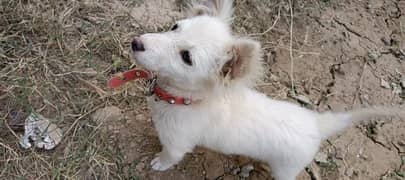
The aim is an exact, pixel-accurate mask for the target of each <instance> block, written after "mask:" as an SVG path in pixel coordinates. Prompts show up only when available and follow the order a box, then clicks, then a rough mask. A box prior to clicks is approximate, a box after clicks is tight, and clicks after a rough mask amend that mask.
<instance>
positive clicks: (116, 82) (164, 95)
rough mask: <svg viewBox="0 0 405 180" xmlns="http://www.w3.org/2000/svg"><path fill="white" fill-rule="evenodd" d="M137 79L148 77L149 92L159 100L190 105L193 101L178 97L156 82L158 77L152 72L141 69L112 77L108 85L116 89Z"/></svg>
mask: <svg viewBox="0 0 405 180" xmlns="http://www.w3.org/2000/svg"><path fill="white" fill-rule="evenodd" d="M135 79H147V80H148V81H149V89H148V91H149V92H148V94H149V95H153V94H155V95H156V97H157V98H158V99H157V100H163V101H166V102H167V103H169V104H178V105H190V104H191V102H192V101H191V98H184V97H176V96H173V95H171V94H169V93H168V92H166V91H165V90H163V89H162V88H160V87H159V86H158V85H157V84H156V77H154V76H153V75H152V74H151V73H150V72H148V71H145V70H140V69H133V70H129V71H126V72H124V73H122V74H119V75H117V76H115V77H113V78H111V79H110V81H108V87H110V88H112V89H116V88H118V87H121V86H122V85H124V84H125V83H127V82H129V81H132V80H135Z"/></svg>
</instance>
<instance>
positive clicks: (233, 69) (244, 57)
mask: <svg viewBox="0 0 405 180" xmlns="http://www.w3.org/2000/svg"><path fill="white" fill-rule="evenodd" d="M228 57H230V59H229V60H228V61H226V62H225V64H224V65H223V66H222V69H221V76H222V77H223V78H224V79H229V80H231V81H243V82H244V83H254V82H255V81H256V80H257V78H258V77H259V76H260V75H261V74H262V52H261V47H260V44H259V43H258V42H257V41H253V40H250V39H238V40H236V41H235V42H233V44H232V46H231V50H230V51H229V52H228Z"/></svg>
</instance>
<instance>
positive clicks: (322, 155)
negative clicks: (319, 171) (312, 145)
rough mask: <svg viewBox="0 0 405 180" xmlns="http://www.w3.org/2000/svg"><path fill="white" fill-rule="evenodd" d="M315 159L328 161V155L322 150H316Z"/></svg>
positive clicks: (323, 161)
mask: <svg viewBox="0 0 405 180" xmlns="http://www.w3.org/2000/svg"><path fill="white" fill-rule="evenodd" d="M315 161H316V162H318V163H328V155H327V154H326V153H324V152H318V153H317V154H316V156H315Z"/></svg>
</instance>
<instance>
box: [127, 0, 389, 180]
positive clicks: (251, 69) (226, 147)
mask: <svg viewBox="0 0 405 180" xmlns="http://www.w3.org/2000/svg"><path fill="white" fill-rule="evenodd" d="M232 3H233V2H232V0H207V1H203V2H202V3H201V4H198V5H193V6H192V7H191V12H192V14H193V15H192V16H190V17H189V18H188V19H184V20H181V21H178V22H177V23H176V24H175V25H174V26H173V28H172V30H171V31H169V32H164V33H153V34H144V35H142V36H140V37H139V38H135V40H134V41H133V42H132V48H133V50H134V56H135V58H136V61H137V63H138V64H139V65H141V66H143V67H144V68H146V69H148V70H150V71H153V72H155V73H156V74H157V85H158V86H159V87H160V89H162V90H163V91H165V92H166V95H170V96H172V97H176V98H178V97H184V98H191V104H189V105H184V104H178V103H174V101H173V102H172V103H174V104H171V103H168V102H167V101H163V100H160V101H158V100H156V98H157V97H151V98H150V99H149V105H150V107H151V111H152V119H153V122H154V124H155V126H156V128H157V131H158V133H159V138H160V141H161V143H162V145H163V150H162V152H161V153H160V154H159V156H158V157H156V158H155V159H154V160H153V161H152V163H151V165H152V168H153V169H155V170H161V171H163V170H166V169H168V168H170V167H172V166H173V165H175V164H177V163H178V162H179V161H180V160H181V159H182V158H183V156H184V154H185V153H187V152H191V151H192V150H193V148H194V147H195V146H204V147H207V148H210V149H213V150H215V151H219V152H222V153H226V154H238V155H245V156H249V157H252V158H255V159H258V160H262V161H264V162H267V163H269V164H270V166H271V168H272V172H273V176H274V177H275V178H276V179H277V180H292V179H295V177H296V176H297V174H299V173H300V171H301V170H303V169H304V167H305V166H306V165H308V164H309V163H310V162H311V161H312V159H313V157H314V155H315V153H316V152H317V151H318V148H319V146H320V143H321V141H322V140H324V139H325V138H327V137H329V136H330V135H333V134H335V133H337V132H339V131H340V130H343V129H345V128H346V127H349V126H350V125H351V124H352V123H353V122H356V121H357V120H360V119H364V118H367V117H369V116H371V115H387V114H390V113H392V111H383V110H381V109H373V110H361V111H354V112H347V113H332V112H327V113H322V114H321V113H317V112H313V111H310V110H307V109H304V108H301V107H300V106H298V105H295V104H291V103H287V102H281V101H276V100H272V99H269V98H268V97H266V95H264V94H262V93H260V92H257V91H256V90H254V89H253V88H252V86H253V85H254V84H255V81H256V80H257V79H258V78H259V77H260V75H261V74H262V65H261V56H262V53H261V47H260V45H259V43H258V42H256V41H253V40H250V39H247V38H240V37H237V36H234V35H232V33H231V29H230V26H229V25H230V22H231V15H232ZM180 99H181V98H180ZM186 104H188V103H186Z"/></svg>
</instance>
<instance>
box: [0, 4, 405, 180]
mask: <svg viewBox="0 0 405 180" xmlns="http://www.w3.org/2000/svg"><path fill="white" fill-rule="evenodd" d="M289 2H290V1H287V0H275V1H261V0H249V1H245V0H236V2H235V6H236V7H235V12H236V15H235V19H234V23H233V29H234V30H235V32H236V33H237V34H240V35H245V36H249V37H251V38H254V39H257V40H259V41H260V42H261V43H262V46H263V49H264V53H265V56H264V58H265V59H264V60H265V75H264V78H263V82H261V83H259V84H258V87H257V88H258V89H259V90H260V91H262V92H265V93H266V94H268V95H269V96H270V97H272V98H275V99H282V100H286V101H291V102H295V103H299V104H302V105H303V106H306V107H308V108H311V109H314V110H318V111H327V110H333V111H340V110H348V109H352V108H358V107H363V106H371V105H395V106H401V107H404V106H403V104H404V99H405V87H404V81H405V10H404V9H405V2H404V1H401V0H366V1H350V0H342V1H328V0H323V1H304V0H295V1H292V2H293V3H292V4H289ZM185 7H186V1H182V0H169V1H159V0H150V1H117V0H105V1H80V2H78V1H72V2H63V3H60V2H56V1H55V2H54V1H49V2H48V1H41V2H37V3H32V2H30V1H15V0H9V1H7V2H1V6H0V12H1V14H2V16H1V18H0V24H2V25H3V26H0V117H1V119H2V121H0V162H1V163H0V169H1V170H0V177H6V178H12V179H17V178H28V179H35V178H49V179H51V178H52V179H53V178H75V179H82V178H91V179H93V178H102V179H227V180H230V179H271V167H268V166H267V165H265V164H263V163H260V162H257V161H254V160H252V159H249V158H245V157H241V156H230V155H222V154H219V153H215V152H212V151H210V150H207V149H202V148H197V149H196V150H195V151H194V152H193V153H191V154H188V155H187V156H186V157H185V158H184V160H183V161H181V162H180V164H178V165H177V166H175V167H174V168H173V169H170V170H168V171H165V172H155V171H153V170H151V168H150V166H149V163H150V161H151V159H153V158H154V156H155V154H156V153H158V152H159V151H160V148H161V147H160V144H159V140H158V138H157V135H156V132H155V130H154V128H153V124H152V121H151V119H150V114H149V110H148V109H147V107H146V104H145V99H144V95H143V92H142V89H143V85H142V84H141V83H133V84H131V85H129V86H127V87H125V88H123V89H121V90H120V91H117V92H112V91H110V90H109V89H107V87H106V81H107V79H109V78H110V77H111V75H112V74H113V73H115V72H117V71H123V70H126V69H129V68H130V67H132V66H133V64H132V62H131V60H130V53H129V52H130V48H129V47H130V42H131V40H132V38H133V37H135V36H136V35H139V34H143V33H145V32H157V31H165V30H166V29H167V28H169V27H170V26H171V25H172V24H173V23H174V21H175V20H176V19H178V18H181V17H182V16H183V11H184V8H185ZM30 112H39V113H41V114H43V115H44V116H46V117H49V118H51V119H55V120H56V122H53V123H55V124H57V125H58V126H59V127H61V128H62V129H63V132H64V135H65V137H64V139H63V140H62V143H61V144H60V145H59V146H58V147H57V148H56V149H55V150H54V151H52V152H43V151H40V150H32V151H25V150H23V149H21V148H20V147H19V145H18V141H19V135H20V134H22V133H23V132H22V130H23V128H22V127H23V120H24V119H25V117H26V116H27V115H28V114H29V113H30ZM404 160H405V123H404V119H399V118H392V119H387V118H385V119H375V120H373V121H372V123H370V124H364V125H359V126H356V127H353V128H350V129H349V130H347V131H345V132H344V133H342V134H341V135H337V136H336V137H334V138H331V139H329V140H328V141H326V142H324V144H323V146H322V148H321V150H320V152H319V154H318V156H317V158H316V159H315V160H314V162H313V163H312V164H311V165H310V166H308V168H307V169H306V170H305V171H303V172H302V173H301V175H300V177H299V179H308V180H309V179H320V178H322V179H403V178H404V176H405V165H404Z"/></svg>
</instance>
